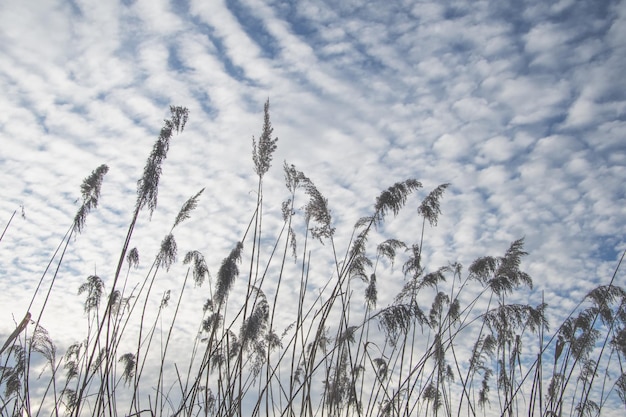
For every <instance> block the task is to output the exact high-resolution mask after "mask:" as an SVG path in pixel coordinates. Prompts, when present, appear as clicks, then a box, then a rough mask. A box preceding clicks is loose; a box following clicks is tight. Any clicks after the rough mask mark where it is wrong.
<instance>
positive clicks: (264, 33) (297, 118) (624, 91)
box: [0, 0, 626, 344]
mask: <svg viewBox="0 0 626 417" xmlns="http://www.w3.org/2000/svg"><path fill="white" fill-rule="evenodd" d="M624 39H626V2H621V1H605V0H578V1H574V0H572V1H568V0H562V1H495V0H494V1H475V2H471V3H469V2H463V1H432V2H429V1H409V0H385V1H368V2H364V1H356V0H344V1H341V2H335V1H330V0H311V1H306V2H304V1H287V0H276V1H274V0H266V1H260V0H236V1H195V0H187V1H165V0H151V1H141V0H136V1H132V0H125V1H119V2H116V1H109V2H102V1H100V2H96V1H79V0H68V1H54V0H32V1H28V2H24V1H18V0H5V1H3V2H1V3H0V91H2V94H0V166H1V167H2V168H1V169H0V189H1V190H2V198H0V222H1V223H0V226H2V228H4V227H5V226H6V225H9V227H8V229H7V230H6V234H5V235H4V237H3V238H2V241H0V340H1V339H3V338H4V337H6V336H5V335H8V334H10V333H11V331H12V330H13V328H14V326H15V323H14V321H17V322H19V321H20V320H21V317H23V315H24V313H25V306H26V305H28V303H29V302H30V299H31V297H32V295H33V292H34V289H35V287H36V285H37V282H38V281H39V279H40V278H41V276H42V274H44V270H45V268H46V265H47V264H48V262H49V260H50V258H51V257H52V254H53V253H54V250H55V249H56V248H57V246H58V245H59V243H60V242H61V240H62V239H63V236H64V234H65V232H66V231H67V229H68V227H69V226H70V225H71V222H72V220H73V217H74V214H75V212H76V210H77V208H78V205H79V203H78V202H77V199H79V198H80V184H81V182H82V180H83V179H84V178H85V177H86V176H87V175H89V173H90V172H91V171H92V170H94V169H95V168H96V167H98V166H99V165H101V164H107V165H108V167H109V172H108V174H107V175H106V177H105V180H104V183H103V188H102V195H101V199H100V206H99V207H98V209H96V210H94V211H93V212H92V213H91V214H90V215H89V216H88V218H87V223H86V226H85V230H84V232H83V233H82V234H80V235H79V236H77V237H76V238H75V239H73V241H72V242H71V243H70V246H69V249H68V252H67V254H66V255H65V256H66V258H65V261H64V263H63V264H62V266H61V268H60V270H59V280H58V283H57V284H56V285H57V286H56V287H55V290H54V293H53V299H52V300H51V304H50V306H49V307H48V309H49V311H50V313H48V316H47V317H48V318H47V319H45V320H44V322H42V324H43V325H44V326H46V328H48V330H49V331H50V333H51V335H52V336H53V338H55V339H56V340H59V343H61V344H67V343H71V342H72V341H73V340H75V339H76V338H77V337H80V336H76V335H74V334H73V332H72V329H77V328H81V326H82V325H81V324H80V323H83V322H84V316H83V313H82V299H81V298H80V297H78V296H77V295H76V292H77V289H78V287H79V286H80V284H81V283H82V282H84V280H85V278H86V277H87V276H89V275H92V274H97V275H100V276H102V277H103V278H104V280H105V285H106V283H107V281H106V280H107V277H110V276H111V275H112V274H113V273H114V269H115V266H116V261H117V257H118V256H119V250H120V248H121V245H122V244H123V239H124V236H125V233H126V230H127V227H128V223H129V221H130V220H131V217H132V212H133V208H134V204H135V198H136V184H137V180H138V179H139V178H140V177H141V174H142V170H143V166H144V164H145V161H146V158H147V157H148V155H149V152H150V150H151V148H152V144H153V143H154V140H155V139H156V138H157V136H158V134H159V130H160V128H161V126H162V123H163V120H164V119H165V118H167V117H169V106H170V105H177V106H185V107H187V108H188V109H189V112H190V114H189V121H188V123H187V125H186V127H185V130H184V132H183V133H182V134H180V135H176V136H175V137H174V138H173V139H172V143H171V148H170V152H169V154H168V156H167V159H166V160H165V162H164V165H163V176H162V180H161V184H160V188H159V200H158V207H157V209H156V210H155V212H154V214H153V215H152V216H151V217H150V216H149V215H148V214H147V213H144V214H142V216H140V228H139V230H138V232H137V233H136V236H135V242H134V243H135V244H136V245H137V246H138V248H139V250H140V256H142V259H145V260H146V261H145V262H146V263H147V264H148V266H149V259H151V258H152V257H153V256H154V254H156V252H157V251H158V247H159V244H160V241H161V239H162V237H163V236H164V235H165V234H167V233H168V232H169V230H170V228H171V225H172V223H173V221H174V218H175V216H176V214H177V212H178V210H179V209H180V207H181V205H182V204H183V203H184V202H185V201H186V200H187V199H188V198H189V197H190V196H192V195H194V194H196V193H197V192H198V191H199V190H201V189H203V188H204V189H205V191H204V192H203V194H202V195H201V197H200V199H199V205H198V207H197V209H196V210H195V211H194V212H193V213H192V216H191V219H190V220H188V221H187V223H184V224H182V225H181V226H179V228H178V229H177V230H180V231H177V234H176V237H177V240H178V242H179V243H178V245H179V253H180V254H183V253H185V252H186V251H188V250H193V249H196V250H199V251H201V252H203V253H204V254H205V256H206V259H207V263H208V266H209V270H210V271H211V273H212V274H215V273H216V272H217V270H218V268H219V265H220V262H221V260H222V259H223V258H224V257H225V256H226V255H227V254H228V252H229V251H230V250H231V248H232V247H233V246H234V245H235V243H236V242H237V241H238V240H239V239H241V237H242V236H243V233H244V232H245V229H246V227H247V224H248V221H249V219H250V217H251V215H252V213H253V211H254V207H255V203H256V194H255V193H256V186H257V182H256V181H257V179H256V175H255V173H254V170H253V163H252V158H251V156H252V136H254V137H255V138H258V137H259V135H260V134H261V128H262V123H263V104H264V103H265V101H266V100H268V99H269V101H270V113H271V121H272V125H273V128H274V135H275V136H276V137H278V142H277V145H278V148H277V150H276V152H275V154H274V156H273V164H272V167H271V169H270V171H269V172H268V174H267V175H266V178H265V179H264V187H265V191H264V199H265V204H266V206H265V208H264V213H266V214H267V215H268V220H267V223H266V225H267V233H268V236H271V235H272V234H274V235H275V234H276V233H277V231H278V230H279V227H280V225H281V224H282V219H281V217H280V203H281V202H282V200H284V199H285V198H286V197H287V196H288V193H287V190H286V188H284V181H283V172H282V165H283V162H284V161H286V162H287V163H289V164H294V165H295V166H296V168H297V169H299V170H301V171H302V172H304V173H305V174H306V175H307V176H308V177H309V178H311V180H312V181H313V182H314V183H315V184H316V185H317V187H318V189H319V190H320V191H321V192H322V194H323V195H324V196H325V197H326V198H327V199H328V202H329V207H330V208H331V210H332V213H333V222H334V225H335V226H336V228H337V237H336V238H337V242H338V246H339V247H343V248H345V247H346V245H347V243H348V241H349V238H350V233H351V231H352V225H353V224H354V223H355V222H356V221H357V220H358V219H359V218H360V217H361V216H364V215H367V214H369V213H370V212H371V209H372V207H373V204H374V201H375V199H376V197H377V196H378V194H379V193H380V192H381V191H382V190H384V189H385V188H387V187H388V186H390V185H391V184H393V183H395V182H397V181H403V180H405V179H408V178H416V179H417V180H419V181H421V182H422V183H423V185H424V190H425V192H428V191H429V190H431V189H433V188H434V187H436V186H437V185H439V184H442V183H450V187H449V188H448V190H447V191H446V193H445V195H444V198H443V200H442V203H441V208H442V215H441V217H440V219H439V224H438V226H437V227H436V228H427V229H426V233H425V242H426V243H425V247H424V251H425V255H426V257H427V262H426V268H427V269H431V270H434V269H436V268H438V267H439V266H442V265H446V264H447V263H448V262H460V263H461V264H463V265H464V266H465V267H466V268H467V267H468V266H469V265H470V264H471V262H472V261H473V260H474V259H475V258H477V257H479V256H485V255H494V256H498V255H501V254H503V253H504V251H505V250H506V249H507V248H508V246H509V244H510V243H511V242H513V241H514V240H516V239H519V238H522V237H523V238H524V239H525V249H526V251H528V252H529V255H528V256H527V257H525V258H524V261H523V265H522V266H523V269H524V270H525V271H527V272H528V273H529V274H530V275H531V277H533V280H534V283H535V286H534V288H533V290H532V291H531V292H528V293H527V294H526V295H524V296H523V297H527V300H533V302H535V301H537V300H541V297H542V296H543V297H544V299H545V301H546V302H547V303H548V304H549V306H550V309H549V313H548V314H549V316H550V317H552V318H554V319H555V320H558V318H560V317H561V318H562V317H564V316H565V315H567V314H568V313H569V311H570V310H571V309H573V308H574V307H575V306H576V304H577V303H578V302H579V301H580V300H581V299H582V297H584V295H585V294H586V293H587V292H588V291H589V290H591V289H592V288H594V287H595V286H597V285H600V284H606V283H608V282H609V281H610V279H611V277H612V275H613V271H614V269H615V267H616V266H617V262H618V260H619V257H620V256H621V254H622V252H623V251H624V250H626V239H625V231H626V209H625V202H626V186H625V185H624V184H626V181H625V179H626V140H625V139H624V137H625V136H626V86H625V85H624V73H626V43H625V41H624ZM411 204H412V206H409V207H407V211H408V214H406V215H404V214H403V215H401V216H400V217H399V218H398V219H396V221H395V222H390V223H389V225H388V226H387V227H386V228H385V233H386V234H387V235H389V236H391V235H393V236H396V237H398V238H400V239H403V240H406V241H407V242H411V243H412V242H417V241H418V236H419V233H420V231H421V221H416V220H415V219H414V218H415V209H416V207H417V204H419V203H418V202H416V201H413V202H412V203H411ZM16 210H17V214H16V216H15V217H14V218H13V219H12V220H10V219H11V215H12V213H14V211H16ZM22 213H23V216H22ZM9 222H10V224H9ZM342 245H343V246H342ZM319 250H320V251H322V249H319ZM323 253H327V252H321V254H320V255H319V256H320V257H321V258H323V256H325V255H322V254H323ZM180 258H181V260H182V255H181V256H180ZM320 262H321V263H323V262H324V261H320ZM143 267H146V264H144V265H143ZM397 268H398V267H397ZM185 270H186V267H184V266H182V265H181V262H180V260H179V262H178V264H177V265H176V266H174V267H173V268H172V270H171V271H170V273H169V274H165V277H164V278H163V283H162V285H163V287H162V289H165V288H167V286H168V285H170V283H171V282H174V280H175V279H176V280H179V279H180V277H181V275H182V274H184V271H185ZM397 272H398V271H396V273H397ZM319 273H320V276H321V277H320V278H319V279H320V282H322V281H324V279H325V278H326V275H325V274H327V271H326V270H324V268H320V271H319ZM49 274H51V272H48V275H46V277H49V276H50V275H49ZM137 274H138V276H137V279H139V277H141V273H140V272H138V273H137ZM396 276H397V277H398V278H397V279H398V282H395V281H394V283H393V284H392V285H390V287H392V288H399V287H400V286H401V285H402V275H401V273H400V275H396ZM625 280H626V277H625V276H624V273H623V270H621V271H620V272H619V273H618V274H617V276H616V278H615V283H616V284H618V285H624V284H625ZM177 282H178V281H177ZM171 285H174V284H171ZM297 285H299V283H294V284H293V287H292V288H297ZM172 288H174V287H172ZM195 291H198V295H197V296H196V299H193V300H196V301H194V302H192V301H190V302H189V303H188V308H189V312H188V313H185V315H183V317H182V319H181V321H180V322H179V326H180V327H181V328H182V329H185V331H188V332H189V334H191V335H193V333H194V332H195V330H194V329H195V328H196V327H197V325H198V320H199V318H198V314H200V313H199V310H200V308H201V301H198V300H201V299H203V298H206V292H205V293H202V292H200V290H195ZM204 291H208V290H204ZM39 297H40V298H39V299H38V300H37V302H36V303H35V304H36V305H40V304H37V303H41V301H42V300H41V295H40V296H39ZM392 299H393V292H392V291H389V292H385V291H381V296H380V301H379V302H380V303H381V304H383V305H384V304H385V303H387V304H388V303H390V302H391V301H392ZM198 303H199V304H198ZM535 304H537V302H535Z"/></svg>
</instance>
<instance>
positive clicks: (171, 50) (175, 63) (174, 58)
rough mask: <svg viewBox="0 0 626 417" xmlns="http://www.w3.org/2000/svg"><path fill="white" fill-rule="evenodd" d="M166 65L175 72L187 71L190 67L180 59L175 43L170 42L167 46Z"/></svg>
mask: <svg viewBox="0 0 626 417" xmlns="http://www.w3.org/2000/svg"><path fill="white" fill-rule="evenodd" d="M167 66H168V68H169V69H170V70H171V71H175V72H187V71H190V70H191V69H192V68H191V67H189V66H187V65H185V62H184V61H183V60H182V59H181V56H180V54H179V52H178V47H177V45H174V44H170V45H169V46H168V47H167Z"/></svg>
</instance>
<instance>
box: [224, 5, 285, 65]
mask: <svg viewBox="0 0 626 417" xmlns="http://www.w3.org/2000/svg"><path fill="white" fill-rule="evenodd" d="M226 7H227V9H228V10H229V11H230V12H231V13H232V15H233V16H234V17H235V19H237V21H238V22H239V24H240V25H241V28H242V29H243V31H244V32H246V34H247V35H248V36H249V38H250V39H251V40H252V41H254V42H255V43H256V44H257V45H259V47H260V48H261V51H262V55H263V56H264V57H266V58H270V59H274V58H276V57H278V55H279V54H280V50H281V48H280V45H279V43H278V41H277V40H276V39H275V38H274V36H272V34H271V33H270V32H269V31H268V30H267V28H266V27H265V23H264V22H263V20H261V19H259V18H258V17H257V16H255V13H254V10H251V9H250V8H249V7H248V6H247V5H245V4H243V2H241V1H239V0H232V1H227V2H226Z"/></svg>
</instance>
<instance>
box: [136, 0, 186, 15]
mask: <svg viewBox="0 0 626 417" xmlns="http://www.w3.org/2000/svg"><path fill="white" fill-rule="evenodd" d="M124 1H129V2H134V1H135V0H124ZM170 7H171V8H172V11H173V12H174V13H176V14H177V15H179V16H180V17H184V18H189V0H170Z"/></svg>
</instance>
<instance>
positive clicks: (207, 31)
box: [189, 17, 255, 85]
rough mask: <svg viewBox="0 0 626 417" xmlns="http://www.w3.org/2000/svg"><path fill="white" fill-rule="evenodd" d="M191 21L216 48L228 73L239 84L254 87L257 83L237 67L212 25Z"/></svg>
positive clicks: (194, 18)
mask: <svg viewBox="0 0 626 417" xmlns="http://www.w3.org/2000/svg"><path fill="white" fill-rule="evenodd" d="M189 19H190V21H191V22H192V23H193V25H194V27H195V29H196V30H197V31H198V32H199V33H201V34H203V35H204V36H206V37H207V38H208V39H209V40H210V41H211V43H212V44H213V46H214V47H215V56H216V57H217V58H218V59H219V60H220V62H221V63H222V65H223V66H224V70H225V71H226V73H227V74H228V75H229V76H230V77H231V78H233V79H234V80H236V81H238V82H242V83H245V84H248V85H254V84H255V82H254V81H253V80H251V79H250V78H248V77H247V76H246V73H245V71H244V69H243V68H242V67H240V66H239V65H236V64H235V63H234V62H233V61H232V60H231V59H230V57H229V55H228V48H227V47H226V45H224V42H223V41H222V39H221V38H220V37H219V36H217V35H216V34H215V29H214V28H213V27H211V26H210V25H208V24H206V23H204V22H203V21H202V20H200V19H199V18H198V17H190V18H189Z"/></svg>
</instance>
